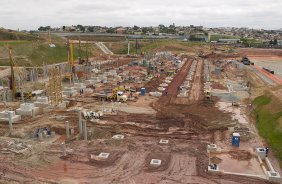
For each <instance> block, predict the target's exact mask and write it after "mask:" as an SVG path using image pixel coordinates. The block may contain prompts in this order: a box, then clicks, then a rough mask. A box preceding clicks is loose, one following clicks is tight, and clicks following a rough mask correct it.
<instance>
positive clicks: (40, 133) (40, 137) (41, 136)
mask: <svg viewBox="0 0 282 184" xmlns="http://www.w3.org/2000/svg"><path fill="white" fill-rule="evenodd" d="M38 139H39V140H40V141H42V140H43V135H42V132H39V133H38Z"/></svg>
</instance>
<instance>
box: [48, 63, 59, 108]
mask: <svg viewBox="0 0 282 184" xmlns="http://www.w3.org/2000/svg"><path fill="white" fill-rule="evenodd" d="M48 75H49V99H50V101H51V104H52V105H58V104H59V103H62V102H63V94H62V78H61V69H60V68H59V67H55V68H51V69H50V70H48Z"/></svg>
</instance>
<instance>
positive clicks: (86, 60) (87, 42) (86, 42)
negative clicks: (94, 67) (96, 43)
mask: <svg viewBox="0 0 282 184" xmlns="http://www.w3.org/2000/svg"><path fill="white" fill-rule="evenodd" d="M88 59H89V58H88V41H86V62H87V63H88Z"/></svg>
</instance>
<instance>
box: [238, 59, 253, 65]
mask: <svg viewBox="0 0 282 184" xmlns="http://www.w3.org/2000/svg"><path fill="white" fill-rule="evenodd" d="M241 62H242V63H243V64H244V65H254V63H252V62H251V61H250V60H249V58H247V57H243V58H242V60H241Z"/></svg>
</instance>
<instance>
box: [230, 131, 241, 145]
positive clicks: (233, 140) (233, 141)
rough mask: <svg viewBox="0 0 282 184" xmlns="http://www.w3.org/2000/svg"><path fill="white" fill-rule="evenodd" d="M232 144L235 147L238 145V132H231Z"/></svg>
mask: <svg viewBox="0 0 282 184" xmlns="http://www.w3.org/2000/svg"><path fill="white" fill-rule="evenodd" d="M232 146H236V147H239V146H240V134H239V133H233V135H232Z"/></svg>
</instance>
